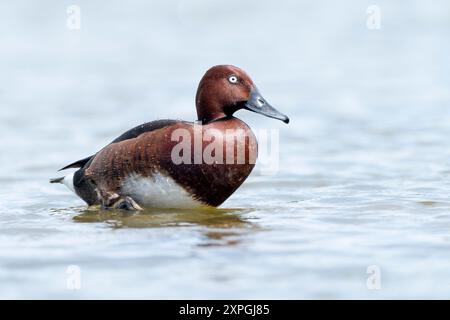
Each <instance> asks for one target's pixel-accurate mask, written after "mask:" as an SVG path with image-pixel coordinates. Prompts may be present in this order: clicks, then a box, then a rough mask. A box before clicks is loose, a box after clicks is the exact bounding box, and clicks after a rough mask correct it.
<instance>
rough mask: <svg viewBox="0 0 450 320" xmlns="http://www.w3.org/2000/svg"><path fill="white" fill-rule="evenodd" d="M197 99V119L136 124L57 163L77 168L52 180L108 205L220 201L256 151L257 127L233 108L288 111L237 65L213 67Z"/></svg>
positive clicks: (187, 205)
mask: <svg viewBox="0 0 450 320" xmlns="http://www.w3.org/2000/svg"><path fill="white" fill-rule="evenodd" d="M195 104H196V109H197V120H196V121H183V120H169V119H164V120H155V121H152V122H148V123H144V124H142V125H139V126H137V127H134V128H132V129H130V130H129V131H127V132H125V133H123V134H122V135H120V136H119V137H118V138H116V139H114V140H113V141H112V142H111V143H109V144H108V145H106V146H105V147H104V148H102V149H101V150H100V151H98V152H97V153H95V154H93V155H91V156H89V157H86V158H83V159H81V160H78V161H76V162H73V163H71V164H69V165H67V166H65V167H63V168H62V169H60V170H59V171H63V170H67V169H76V171H74V172H72V173H69V174H67V175H65V176H63V177H59V178H55V179H50V182H51V183H61V184H64V185H65V186H67V187H68V188H69V189H70V190H71V191H73V192H74V193H75V194H76V195H77V196H79V197H80V198H81V199H82V200H84V201H85V202H86V203H87V205H89V206H94V205H100V206H101V207H102V208H104V209H124V210H143V208H146V207H154V208H179V209H193V208H201V207H219V206H220V205H221V204H222V203H224V202H225V200H227V199H228V198H229V197H230V196H231V195H232V194H233V193H234V192H235V191H236V190H237V189H238V188H239V187H240V186H241V185H242V183H243V182H244V181H245V180H246V179H247V177H248V176H249V175H250V173H251V172H252V170H253V168H254V166H255V163H256V159H257V156H258V142H257V139H256V136H255V134H254V133H253V132H252V130H251V129H250V127H249V126H248V125H247V124H246V123H245V122H243V121H242V120H240V119H238V118H236V117H234V113H235V112H236V111H238V110H242V109H245V110H249V111H252V112H255V113H258V114H261V115H264V116H267V117H270V118H273V119H278V120H281V121H283V122H284V123H289V118H288V117H287V116H286V115H285V114H283V113H281V112H279V111H277V110H276V109H275V108H274V107H272V106H271V105H270V104H269V103H268V102H267V100H266V99H264V98H263V96H262V95H261V93H260V92H259V90H258V88H257V87H256V85H255V84H254V83H253V81H252V79H251V78H250V77H249V75H248V74H247V73H246V72H245V71H243V70H242V69H240V68H238V67H236V66H232V65H217V66H213V67H212V68H210V69H209V70H207V72H206V73H205V74H204V76H203V77H202V79H201V80H200V83H199V85H198V89H197V94H196V97H195Z"/></svg>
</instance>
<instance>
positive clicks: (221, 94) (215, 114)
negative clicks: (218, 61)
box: [195, 65, 289, 124]
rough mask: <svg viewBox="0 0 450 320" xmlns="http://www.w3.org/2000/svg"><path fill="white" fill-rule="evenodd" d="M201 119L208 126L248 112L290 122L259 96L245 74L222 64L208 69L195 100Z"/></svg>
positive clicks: (236, 68)
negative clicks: (212, 122)
mask: <svg viewBox="0 0 450 320" xmlns="http://www.w3.org/2000/svg"><path fill="white" fill-rule="evenodd" d="M195 102H196V106H197V115H198V120H200V121H202V123H204V124H205V123H208V122H211V121H214V120H218V119H222V118H226V117H230V116H232V115H233V113H234V112H236V111H237V110H240V109H247V110H250V111H253V112H256V113H259V114H262V115H265V116H267V117H270V118H274V119H278V120H281V121H283V122H285V123H289V118H288V117H287V116H286V115H284V114H282V113H281V112H279V111H277V110H276V109H275V108H273V107H272V106H271V105H270V104H269V103H268V102H267V101H266V100H265V99H264V98H263V97H262V95H261V94H260V93H259V91H258V89H257V88H256V86H255V84H254V83H253V81H252V79H250V77H249V76H248V75H247V73H245V71H243V70H241V69H239V68H238V67H235V66H230V65H219V66H214V67H212V68H211V69H209V70H208V71H207V72H206V73H205V75H204V76H203V78H202V80H201V81H200V84H199V86H198V89H197V96H196V98H195Z"/></svg>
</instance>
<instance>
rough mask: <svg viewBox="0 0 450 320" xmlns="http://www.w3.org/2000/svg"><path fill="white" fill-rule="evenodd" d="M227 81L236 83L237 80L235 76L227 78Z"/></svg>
mask: <svg viewBox="0 0 450 320" xmlns="http://www.w3.org/2000/svg"><path fill="white" fill-rule="evenodd" d="M228 81H230V82H231V83H237V81H238V78H237V77H236V76H229V77H228Z"/></svg>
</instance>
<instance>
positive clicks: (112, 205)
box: [102, 193, 144, 211]
mask: <svg viewBox="0 0 450 320" xmlns="http://www.w3.org/2000/svg"><path fill="white" fill-rule="evenodd" d="M102 208H103V209H121V210H130V211H140V210H144V209H143V208H142V207H141V206H140V205H138V204H137V202H136V201H134V199H133V198H131V197H129V196H119V195H118V194H117V193H112V194H111V193H110V194H108V195H107V196H106V197H105V196H103V197H102Z"/></svg>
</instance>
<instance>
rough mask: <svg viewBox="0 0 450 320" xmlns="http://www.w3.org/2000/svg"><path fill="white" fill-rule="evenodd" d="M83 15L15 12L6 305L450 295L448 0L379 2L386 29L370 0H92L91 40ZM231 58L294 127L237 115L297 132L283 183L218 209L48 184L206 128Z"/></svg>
mask: <svg viewBox="0 0 450 320" xmlns="http://www.w3.org/2000/svg"><path fill="white" fill-rule="evenodd" d="M68 4H69V3H67V4H66V3H64V2H62V3H58V4H57V3H55V2H54V1H50V0H48V1H40V2H39V3H30V2H29V1H27V2H26V1H15V2H14V3H8V5H6V3H5V4H0V39H1V42H0V69H1V70H2V72H1V75H0V110H1V112H0V139H1V140H0V141H1V147H2V151H1V156H0V186H1V188H0V204H1V206H0V297H1V298H68V299H71V298H75V299H78V298H212V299H213V298H223V299H227V298H268V299H270V298H373V299H378V298H448V297H449V295H450V200H449V195H450V179H449V178H450V162H449V159H450V139H449V137H450V125H449V123H450V113H449V106H450V94H449V87H450V86H449V85H450V78H449V77H450V64H449V62H448V61H449V60H448V57H449V56H450V55H449V53H450V52H449V49H450V44H449V41H448V36H449V33H450V16H449V15H450V10H449V9H450V6H449V5H448V3H447V2H446V1H435V2H433V3H432V4H431V3H427V2H423V1H408V2H402V1H398V2H395V3H393V2H392V1H379V2H378V5H379V6H380V8H381V10H382V11H381V12H382V20H381V26H382V28H381V29H380V30H368V29H367V27H366V8H367V6H369V5H371V4H372V3H364V2H361V1H344V2H339V4H338V3H334V2H326V1H316V2H314V3H300V2H298V1H282V2H280V1H264V2H263V3H262V2H260V1H246V2H245V3H242V2H241V1H237V0H236V1H227V2H226V3H222V4H221V3H213V2H210V1H207V4H206V2H205V1H203V2H202V1H176V0H171V1H159V2H158V1H152V2H151V3H150V2H147V1H137V0H135V1H128V2H126V4H125V3H124V2H119V1H112V2H110V3H108V5H100V4H94V3H92V1H84V0H80V1H78V4H79V6H80V8H81V10H82V27H81V30H79V31H70V30H68V29H67V28H66V26H65V20H66V5H68ZM70 4H72V3H70ZM249 14H251V15H252V16H251V17H249ZM220 63H231V64H235V65H238V66H241V67H242V68H244V69H245V70H247V71H248V72H249V73H250V74H251V75H252V77H253V79H254V81H255V82H256V83H257V85H258V87H259V89H260V91H261V92H262V93H263V95H264V96H265V97H266V98H267V99H268V101H269V102H271V103H272V104H273V105H274V106H276V107H277V108H278V109H279V110H280V111H282V112H284V113H286V114H288V115H289V116H290V118H291V123H290V124H289V125H284V124H283V123H281V122H277V121H274V120H270V119H265V118H262V117H260V116H257V115H254V114H250V113H248V112H244V111H241V112H239V113H238V116H239V117H241V118H242V119H243V120H244V121H246V122H247V123H248V124H249V125H250V126H251V127H252V128H254V129H255V130H257V129H264V128H268V129H271V128H274V129H279V130H280V142H281V144H280V157H279V170H278V171H277V172H276V173H275V174H273V175H264V174H261V170H260V166H258V167H257V168H256V169H255V171H254V172H253V173H252V175H251V177H250V178H249V179H248V180H247V181H246V182H245V183H244V185H243V186H242V187H241V188H240V189H239V190H238V191H237V192H236V193H235V194H234V195H233V196H232V197H231V198H230V199H229V200H228V201H227V202H225V204H224V205H223V206H222V208H221V209H219V210H210V211H182V210H181V211H180V210H147V211H145V212H143V213H139V214H129V213H123V212H120V211H101V210H95V209H87V208H86V206H85V205H84V204H83V202H82V201H81V200H79V199H77V198H76V197H75V196H74V195H72V194H71V193H70V191H68V190H67V189H65V188H64V187H63V186H58V185H50V184H48V179H49V178H51V177H55V176H58V173H57V172H56V170H57V169H59V168H60V167H62V166H64V165H66V164H68V163H70V162H72V161H75V160H77V159H80V158H83V157H85V156H87V155H90V154H92V153H93V152H95V151H97V150H98V149H99V148H101V147H102V146H104V145H105V144H106V143H108V142H109V141H111V140H112V139H114V138H115V137H117V136H119V135H120V134H121V133H122V132H123V131H125V130H127V129H129V128H131V127H133V126H135V125H138V124H140V123H143V122H146V121H150V120H154V119H160V118H180V119H187V120H194V119H195V108H194V105H193V103H194V96H195V90H196V86H197V83H198V81H199V79H200V78H201V76H202V74H203V73H204V72H205V71H206V69H207V68H209V67H210V66H212V65H214V64H220ZM71 265H75V266H78V267H79V268H80V270H81V289H79V290H70V288H68V287H67V280H68V277H69V274H68V273H67V270H68V267H69V266H71ZM369 266H376V267H377V268H379V270H380V272H381V282H380V283H381V288H380V289H379V290H371V287H370V286H369V287H368V286H367V279H368V277H369V276H370V275H369V274H367V269H368V267H369ZM69 270H70V269H69Z"/></svg>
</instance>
